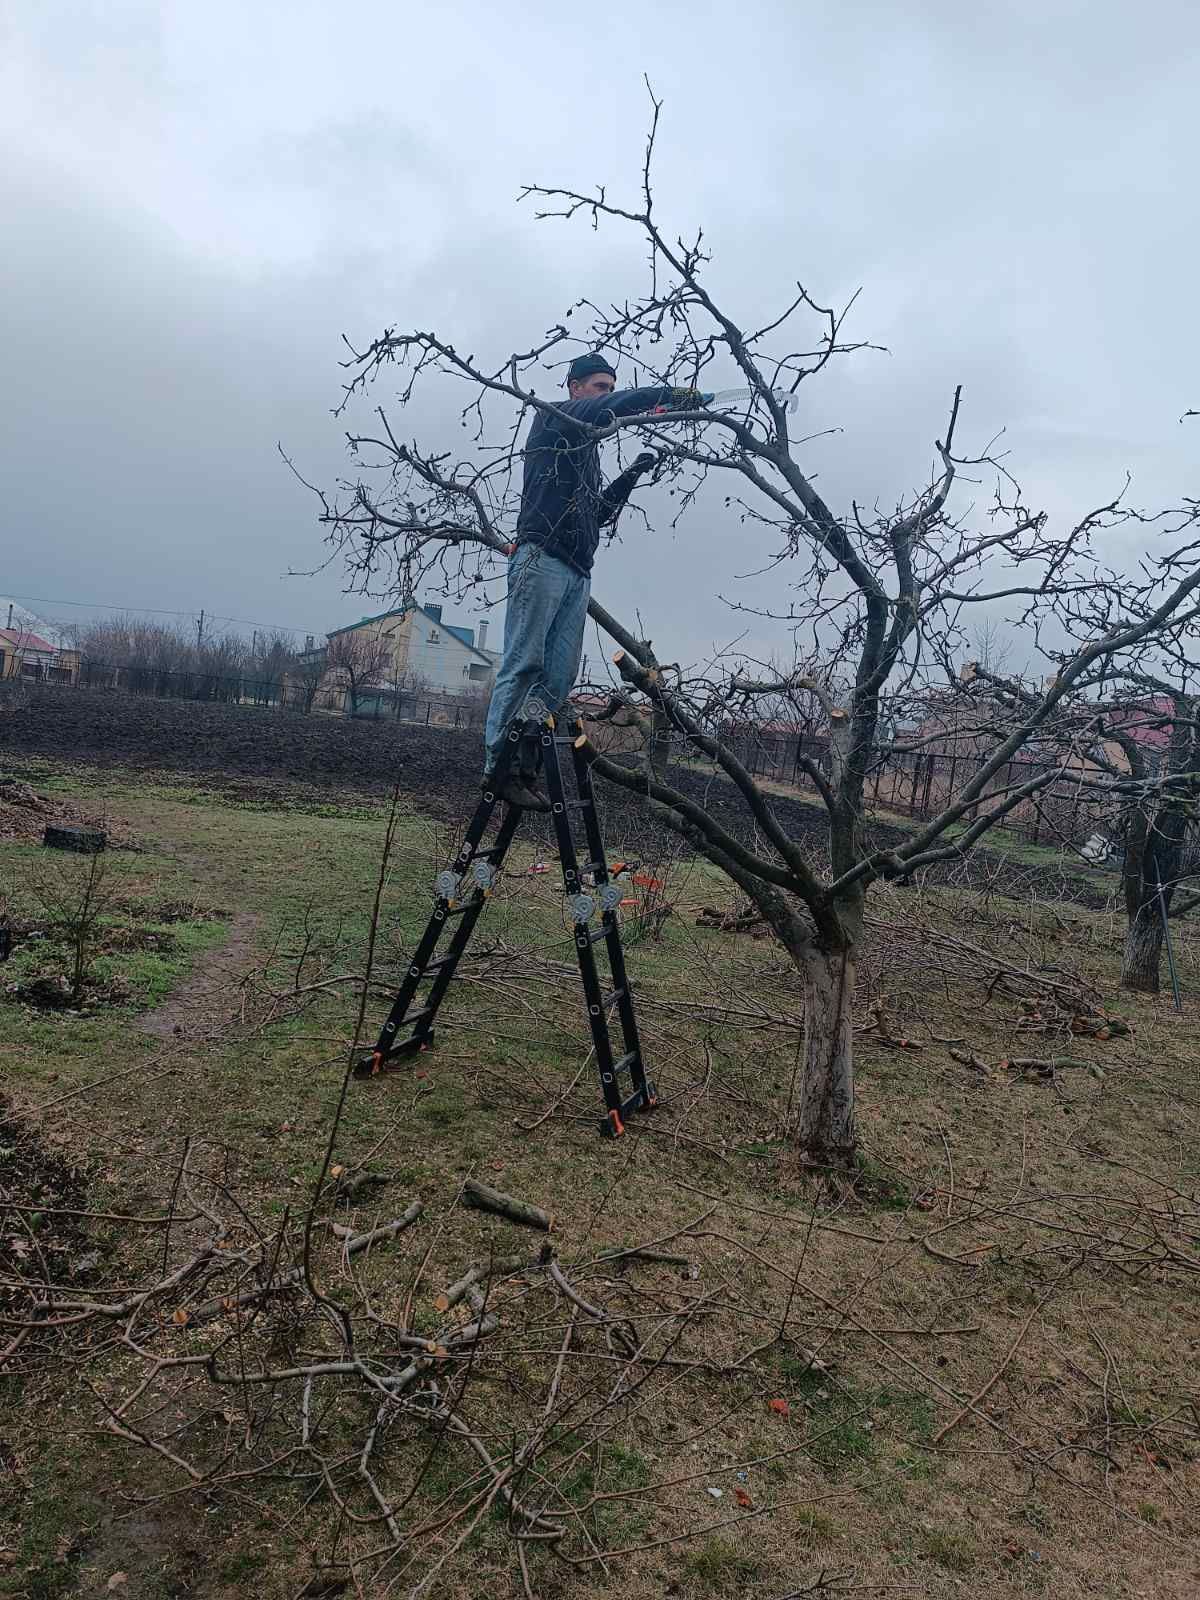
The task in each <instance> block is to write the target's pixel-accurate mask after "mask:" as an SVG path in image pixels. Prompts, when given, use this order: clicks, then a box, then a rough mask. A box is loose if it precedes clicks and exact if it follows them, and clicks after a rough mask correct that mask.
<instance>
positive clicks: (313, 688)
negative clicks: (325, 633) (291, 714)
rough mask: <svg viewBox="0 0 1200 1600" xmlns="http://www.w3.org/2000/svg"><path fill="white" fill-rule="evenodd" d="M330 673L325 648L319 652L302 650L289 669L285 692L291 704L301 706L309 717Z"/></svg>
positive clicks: (322, 647)
mask: <svg viewBox="0 0 1200 1600" xmlns="http://www.w3.org/2000/svg"><path fill="white" fill-rule="evenodd" d="M328 672H329V663H328V661H327V660H326V651H325V646H324V645H322V646H321V648H320V649H318V650H302V651H300V652H299V654H297V655H296V656H294V657H293V659H292V661H291V664H290V665H289V667H288V669H287V675H286V680H285V682H286V685H287V688H286V690H285V692H286V694H287V698H288V700H289V702H290V703H291V704H292V705H293V706H299V708H300V710H301V711H303V712H304V714H305V715H306V716H307V715H308V714H309V712H311V711H312V708H313V704H314V702H315V701H316V698H317V695H318V693H319V691H320V688H321V685H322V684H323V683H324V681H325V679H326V676H327V675H328Z"/></svg>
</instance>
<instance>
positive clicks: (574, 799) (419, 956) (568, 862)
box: [355, 717, 657, 1138]
mask: <svg viewBox="0 0 1200 1600" xmlns="http://www.w3.org/2000/svg"><path fill="white" fill-rule="evenodd" d="M530 732H536V734H537V736H538V737H539V739H540V742H541V748H542V758H543V761H542V764H543V768H544V771H545V776H546V788H547V791H548V793H549V797H550V816H551V820H552V822H553V824H554V832H555V836H556V839H557V842H558V855H559V860H560V862H561V863H562V877H563V890H564V893H565V895H566V904H567V910H568V911H569V913H570V916H571V920H572V924H573V927H574V936H575V954H576V957H577V959H578V961H579V973H580V977H581V978H582V980H583V995H584V1000H585V1002H586V1005H587V1017H588V1025H589V1027H590V1028H591V1033H592V1044H593V1046H594V1048H595V1052H596V1065H597V1067H598V1069H599V1073H600V1090H601V1093H602V1095H603V1096H604V1107H605V1111H604V1116H603V1117H602V1118H601V1119H600V1130H601V1132H602V1133H604V1134H606V1135H607V1136H608V1137H610V1138H617V1137H619V1136H620V1135H621V1134H622V1133H624V1131H625V1119H626V1117H628V1116H629V1115H630V1114H631V1113H632V1112H635V1111H641V1110H647V1109H649V1107H651V1106H653V1105H655V1104H656V1103H657V1094H656V1092H655V1088H654V1085H653V1083H651V1082H650V1081H649V1080H648V1079H647V1077H646V1069H645V1064H644V1062H643V1060H642V1047H641V1042H640V1040H639V1038H638V1029H637V1018H636V1017H635V1015H634V1010H633V996H632V994H631V992H630V988H629V980H628V977H627V975H626V972H625V953H624V951H623V949H622V948H621V928H620V919H619V916H618V907H619V905H620V902H621V886H620V885H619V884H618V883H614V882H611V881H610V875H609V868H608V863H607V861H606V859H605V855H604V840H603V837H602V836H601V833H600V819H599V816H598V815H597V812H596V803H595V798H594V796H593V793H592V775H591V768H590V766H589V764H588V761H587V758H586V756H585V755H584V753H583V748H582V747H583V744H584V740H583V737H582V729H581V726H580V724H579V723H578V722H574V723H571V724H570V725H569V731H568V732H567V733H565V734H563V733H560V732H559V731H558V728H557V726H556V724H555V720H554V718H553V717H547V719H546V720H545V721H544V722H541V723H526V722H515V723H514V724H513V725H512V727H511V728H510V729H509V732H508V737H507V739H506V741H505V745H504V750H503V753H502V756H501V759H500V761H499V762H498V764H497V768H496V773H495V783H494V785H493V786H492V787H491V788H490V789H487V790H485V791H484V794H483V798H482V800H481V801H480V803H479V806H478V807H477V809H476V811H475V815H474V816H473V817H472V818H471V821H470V824H469V825H468V827H467V832H466V837H465V839H464V840H463V844H462V848H461V850H459V852H458V854H457V855H456V856H455V858H454V860H453V861H452V862H451V864H450V866H449V867H448V868H447V869H446V871H444V872H441V873H439V874H438V877H437V879H436V881H435V884H434V890H435V892H436V895H437V903H436V905H435V906H434V909H433V915H432V916H431V917H430V919H429V923H428V925H427V927H426V929H425V932H424V934H423V935H422V937H421V941H420V943H419V944H418V945H417V948H416V951H415V953H414V955H413V958H412V962H411V963H410V965H409V968H408V971H407V972H406V973H405V976H404V981H403V982H402V983H401V985H400V990H399V993H398V994H397V995H396V999H395V1001H394V1003H393V1005H392V1008H391V1010H390V1011H389V1013H388V1017H387V1021H386V1022H385V1023H384V1025H383V1030H382V1032H381V1033H380V1035H379V1042H378V1043H377V1044H376V1046H375V1049H374V1050H373V1051H372V1052H371V1053H370V1054H369V1055H365V1056H363V1057H362V1059H361V1060H360V1061H359V1062H358V1064H357V1067H356V1069H355V1070H356V1072H357V1073H358V1074H359V1075H360V1076H363V1077H369V1076H373V1075H374V1074H376V1073H378V1072H381V1071H384V1070H385V1069H387V1068H388V1067H390V1066H391V1065H392V1064H393V1063H395V1062H397V1061H400V1060H402V1059H403V1058H405V1057H407V1056H410V1055H414V1054H416V1053H417V1052H419V1051H422V1050H427V1049H428V1048H429V1046H430V1045H431V1044H432V1043H433V1024H434V1019H435V1018H436V1016H437V1013H438V1007H439V1006H440V1005H441V1003H442V1000H443V998H444V996H445V993H446V990H447V989H448V988H449V987H450V982H451V979H452V978H453V977H454V973H455V969H456V968H457V966H458V963H459V961H460V960H461V958H462V956H463V953H464V951H465V950H466V948H467V946H468V944H469V943H470V942H471V935H472V933H473V932H474V931H475V924H476V923H477V922H478V921H479V918H480V915H481V913H482V911H483V908H484V906H485V905H486V904H487V902H488V899H489V897H490V895H491V893H492V889H493V888H494V886H495V884H496V880H497V879H498V877H499V875H500V869H501V867H502V865H503V863H504V858H505V856H506V855H507V854H508V847H509V845H510V844H511V843H512V841H513V836H514V835H515V834H516V831H517V829H518V828H519V827H520V824H521V818H522V816H523V815H524V813H523V812H522V811H520V810H519V809H518V808H517V807H515V806H510V805H507V804H506V803H505V802H503V801H502V800H501V799H500V794H499V789H500V785H501V784H502V783H503V781H504V777H505V775H506V773H507V771H508V769H509V767H510V766H511V764H512V761H513V759H514V757H515V755H516V751H517V747H518V746H519V744H520V742H521V739H522V737H523V736H525V735H526V734H527V733H530ZM563 749H568V750H570V752H571V759H570V763H569V767H570V770H571V771H572V773H573V775H574V784H573V786H572V787H573V789H574V793H569V792H568V786H567V785H566V784H565V783H564V781H563V763H562V762H561V761H560V759H559V751H560V750H563ZM498 807H503V808H504V815H503V818H502V820H501V823H500V827H499V829H498V830H497V832H496V834H495V836H494V837H493V839H492V841H491V843H490V844H485V843H484V835H485V833H486V832H487V828H488V824H489V823H490V822H491V820H492V816H493V813H494V812H495V811H496V810H497V808H498ZM577 816H578V817H579V818H581V819H582V823H583V829H582V832H583V839H584V842H585V843H586V850H587V855H586V859H585V860H583V861H580V860H579V857H578V854H577V850H576V842H575V834H576V828H575V827H574V826H573V821H574V819H575V817H577ZM597 911H599V913H600V916H599V922H598V924H597V922H596V921H595V913H596V912H597ZM447 935H449V937H448V938H447ZM601 943H602V944H603V945H604V947H605V950H606V952H607V956H608V968H609V975H610V977H611V987H610V988H609V989H608V990H607V992H606V991H605V988H604V985H603V983H602V981H601V975H600V970H599V968H598V965H597V962H596V946H597V945H598V944H601ZM425 983H429V988H428V990H427V991H426V992H425V993H424V994H423V995H422V994H421V986H422V984H425ZM614 1011H615V1012H616V1015H617V1019H618V1021H619V1023H620V1032H621V1050H620V1053H619V1054H617V1053H616V1052H614V1049H613V1041H612V1035H611V1033H610V1023H611V1021H612V1016H613V1012H614Z"/></svg>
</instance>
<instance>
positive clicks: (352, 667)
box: [325, 633, 392, 717]
mask: <svg viewBox="0 0 1200 1600" xmlns="http://www.w3.org/2000/svg"><path fill="white" fill-rule="evenodd" d="M391 666H392V652H391V649H390V648H389V646H388V643H387V641H386V640H385V639H380V638H378V637H374V636H372V635H370V634H365V633H335V634H334V635H333V637H332V638H331V639H330V641H329V644H328V646H327V648H326V651H325V667H326V671H327V672H328V673H329V674H330V675H331V676H332V677H333V679H334V681H335V682H336V683H337V684H338V686H339V687H340V688H342V689H344V690H345V694H346V703H347V706H348V707H349V711H350V715H351V716H352V717H354V716H357V715H358V708H359V706H360V704H361V703H362V699H363V693H364V691H365V690H366V689H368V688H373V687H378V686H379V684H380V683H381V681H382V680H383V679H384V678H385V677H386V676H387V674H388V672H389V670H390V668H391Z"/></svg>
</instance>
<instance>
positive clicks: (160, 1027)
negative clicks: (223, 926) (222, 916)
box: [137, 911, 258, 1043]
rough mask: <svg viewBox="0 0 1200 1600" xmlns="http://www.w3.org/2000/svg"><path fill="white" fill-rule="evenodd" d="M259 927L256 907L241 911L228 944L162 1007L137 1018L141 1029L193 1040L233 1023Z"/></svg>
mask: <svg viewBox="0 0 1200 1600" xmlns="http://www.w3.org/2000/svg"><path fill="white" fill-rule="evenodd" d="M257 926H258V918H257V917H256V916H255V915H254V913H253V912H250V911H241V912H239V913H238V914H237V915H236V916H235V917H234V918H233V921H232V922H231V923H230V926H229V938H228V939H226V941H225V943H224V944H223V945H220V946H219V947H218V948H217V949H215V950H209V951H206V952H205V954H204V955H203V956H201V957H200V959H199V960H198V961H197V963H196V965H195V967H194V968H193V969H192V971H191V972H189V973H188V975H187V977H186V978H185V979H184V980H183V982H182V983H180V984H179V985H178V987H177V988H176V989H174V990H173V991H172V993H171V995H170V996H169V997H168V999H167V1000H166V1001H165V1002H164V1003H163V1004H162V1005H161V1006H158V1007H157V1008H156V1009H155V1010H153V1011H147V1012H145V1013H144V1014H143V1015H142V1016H140V1017H139V1018H138V1019H137V1026H138V1027H139V1028H140V1029H141V1031H142V1032H143V1033H149V1034H153V1035H154V1037H155V1038H156V1039H182V1040H184V1041H186V1042H188V1043H194V1042H196V1041H197V1040H200V1039H206V1038H209V1037H210V1036H211V1035H212V1034H213V1033H215V1032H216V1031H217V1030H218V1029H219V1028H221V1027H222V1026H224V1025H225V1024H226V1023H228V1022H229V1021H230V1020H231V1018H232V1017H233V1015H234V1012H235V1011H236V1010H237V1005H238V993H237V983H238V979H239V978H240V977H241V976H242V974H243V973H244V971H245V970H246V968H247V967H248V966H249V964H250V958H251V953H252V948H253V943H254V930H255V929H256V928H257Z"/></svg>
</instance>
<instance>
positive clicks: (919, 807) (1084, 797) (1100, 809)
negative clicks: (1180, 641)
mask: <svg viewBox="0 0 1200 1600" xmlns="http://www.w3.org/2000/svg"><path fill="white" fill-rule="evenodd" d="M74 686H76V687H79V688H82V689H100V690H109V691H113V692H119V693H122V694H132V695H146V696H150V697H153V698H156V699H164V700H191V701H198V702H201V703H210V704H211V703H216V704H223V705H248V706H259V707H267V708H276V709H279V710H284V711H293V712H295V711H299V712H311V713H313V714H314V715H324V716H329V715H333V716H350V717H356V718H360V719H362V718H366V719H369V720H371V721H376V722H382V721H394V722H401V723H405V724H409V725H418V726H423V727H432V728H448V729H477V728H481V727H482V726H483V722H484V718H485V717H486V715H487V700H486V698H485V697H483V696H477V695H472V696H462V695H451V694H439V693H436V692H433V691H430V690H412V691H410V690H407V689H403V688H400V689H390V688H389V689H373V688H372V689H364V690H361V691H359V692H358V693H357V694H353V693H351V691H350V690H349V689H335V690H333V691H332V692H331V691H330V690H329V689H328V688H325V687H320V686H318V687H314V686H313V685H312V684H311V683H305V682H303V681H297V680H295V679H294V678H290V677H288V676H276V677H272V678H256V677H255V676H254V675H253V674H252V673H247V672H243V671H240V670H235V669H231V670H226V671H221V672H197V671H183V672H179V671H175V670H173V669H166V668H158V667H152V666H137V667H125V666H114V665H110V664H107V663H105V662H99V661H91V660H84V661H83V662H82V663H81V664H80V669H79V674H78V678H77V679H76V683H75V685H74ZM580 709H585V708H583V707H581V708H580ZM585 714H586V713H585ZM601 730H604V731H605V732H606V733H608V732H609V731H610V730H611V725H610V724H599V725H598V727H597V733H598V734H600V732H601ZM602 742H608V741H607V740H605V741H602ZM722 742H723V744H724V745H725V747H726V748H727V749H728V750H730V751H731V752H732V754H734V755H735V756H736V757H737V758H738V760H739V761H740V762H741V763H742V765H743V766H744V767H745V768H746V769H747V771H749V772H750V773H751V774H752V775H753V776H754V777H757V778H765V779H766V780H768V781H769V782H774V783H779V784H783V785H786V786H788V787H791V788H796V789H801V790H808V791H810V792H812V793H814V794H815V793H817V791H818V785H817V783H816V781H815V780H814V778H813V776H812V768H814V767H815V768H816V769H817V770H818V771H820V772H821V773H822V774H823V775H825V776H826V777H828V775H829V771H830V761H829V741H828V739H827V738H826V737H825V735H823V734H821V733H817V732H814V731H812V730H811V729H795V730H792V729H779V728H756V727H753V726H751V725H747V724H740V725H735V726H732V727H729V728H727V729H726V730H725V731H724V733H723V734H722ZM947 743H950V748H949V750H947V749H945V748H944V747H945V745H946V744H947ZM942 744H943V749H941V750H938V751H936V752H933V751H931V752H925V751H900V750H884V751H883V752H882V753H881V755H880V757H879V758H878V760H877V761H876V763H875V765H874V766H873V767H872V769H871V771H870V773H869V775H868V778H867V786H866V798H867V803H868V805H869V806H870V808H871V809H872V810H873V811H875V812H877V813H881V814H883V815H885V816H886V815H888V814H889V813H890V814H891V815H894V816H898V817H905V818H913V819H923V818H924V819H927V818H931V817H935V816H937V815H938V814H939V813H940V812H941V811H943V810H944V809H945V807H946V806H947V805H948V804H949V803H950V801H951V800H952V799H953V798H954V797H955V796H956V795H957V794H958V793H959V792H960V790H961V789H962V788H963V787H964V786H965V785H966V784H967V783H968V782H969V781H970V780H971V779H972V778H973V777H974V776H975V775H976V774H977V773H978V772H979V770H980V768H981V767H982V766H983V764H984V762H985V761H986V759H987V757H986V755H985V754H982V753H981V752H980V751H978V750H977V749H972V748H969V747H967V746H966V743H965V741H964V747H963V748H961V749H956V748H955V747H954V744H953V741H947V740H943V741H942ZM615 748H620V746H619V742H618V744H617V745H616V746H615ZM675 754H676V757H677V758H679V757H680V756H681V757H682V759H683V760H684V761H685V762H697V763H703V762H704V760H705V758H704V757H703V755H702V754H701V753H700V752H698V751H695V750H690V751H685V752H680V751H678V750H676V752H675ZM1046 770H1047V765H1046V763H1044V762H1039V761H1037V760H1034V759H1029V758H1026V759H1023V760H1021V759H1018V760H1013V761H1010V762H1008V763H1007V765H1006V766H1005V767H1004V768H1002V770H1001V771H1000V772H998V773H997V774H995V776H994V777H992V778H991V779H990V780H989V782H988V785H987V788H986V790H985V791H984V793H983V794H982V795H981V796H980V797H979V799H978V800H977V801H976V802H975V804H974V805H973V806H972V807H971V809H970V810H969V811H968V812H967V814H966V817H965V819H964V820H965V821H966V822H967V823H969V822H971V821H972V820H973V819H974V818H975V816H976V815H977V814H978V812H979V811H980V810H981V809H982V808H983V807H985V806H986V805H987V803H988V801H989V799H991V800H995V799H996V798H997V797H998V796H999V795H1000V794H1001V793H1003V792H1006V791H1009V790H1011V789H1013V788H1015V787H1018V786H1020V785H1021V784H1024V783H1027V782H1028V781H1029V780H1030V779H1032V778H1034V777H1036V776H1038V775H1040V774H1041V773H1043V772H1045V771H1046ZM1086 776H1087V775H1085V774H1084V773H1083V772H1080V773H1079V774H1072V773H1064V774H1063V775H1062V776H1061V777H1059V778H1057V779H1056V780H1055V781H1053V782H1052V783H1049V784H1047V785H1046V787H1045V788H1044V789H1042V790H1040V791H1039V792H1038V793H1037V794H1035V795H1033V796H1031V797H1029V798H1028V799H1024V800H1022V801H1021V802H1020V804H1019V805H1017V806H1015V807H1014V808H1013V810H1012V811H1011V812H1010V813H1009V814H1008V816H1007V817H1006V818H1005V819H1004V826H1005V828H1007V829H1008V830H1009V831H1010V832H1013V833H1016V834H1018V835H1020V836H1022V837H1024V838H1026V839H1028V840H1030V842H1031V843H1034V844H1043V843H1044V844H1055V843H1060V842H1065V843H1069V844H1071V845H1074V846H1076V847H1078V846H1079V845H1081V844H1083V843H1084V842H1085V841H1086V840H1087V839H1088V838H1089V837H1090V836H1091V835H1092V834H1093V833H1102V834H1108V833H1110V832H1111V828H1112V820H1113V819H1112V811H1111V807H1106V806H1105V805H1104V803H1103V801H1102V800H1101V799H1100V798H1099V797H1098V796H1097V794H1096V791H1095V790H1093V789H1092V788H1091V787H1090V786H1089V785H1088V783H1087V782H1085V777H1086ZM1188 859H1189V861H1190V862H1191V864H1192V869H1193V870H1195V869H1197V868H1200V828H1193V829H1192V830H1191V833H1190V835H1189V844H1188Z"/></svg>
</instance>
